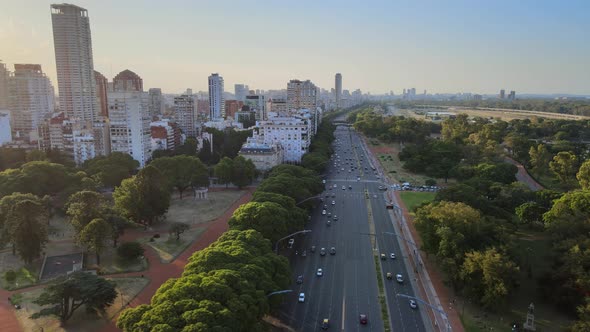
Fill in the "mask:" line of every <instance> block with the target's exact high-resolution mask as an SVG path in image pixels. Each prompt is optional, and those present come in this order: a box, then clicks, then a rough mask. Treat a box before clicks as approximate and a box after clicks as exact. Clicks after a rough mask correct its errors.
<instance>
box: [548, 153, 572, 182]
mask: <svg viewBox="0 0 590 332" xmlns="http://www.w3.org/2000/svg"><path fill="white" fill-rule="evenodd" d="M577 163H578V158H577V157H576V155H575V154H573V153H571V152H563V151H562V152H559V153H558V154H557V155H556V156H554V157H553V161H551V162H550V163H549V168H550V169H551V171H552V172H553V173H554V174H555V175H556V176H557V178H558V179H559V180H560V181H562V182H565V183H567V182H569V181H570V180H571V178H572V177H573V176H574V174H575V172H576V164H577Z"/></svg>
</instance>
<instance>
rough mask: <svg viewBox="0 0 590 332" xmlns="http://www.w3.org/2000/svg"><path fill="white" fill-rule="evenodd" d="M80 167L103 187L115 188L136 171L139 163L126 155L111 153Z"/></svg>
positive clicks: (86, 162)
mask: <svg viewBox="0 0 590 332" xmlns="http://www.w3.org/2000/svg"><path fill="white" fill-rule="evenodd" d="M82 167H83V169H84V170H86V172H87V173H88V175H90V176H93V177H94V178H96V179H97V180H98V181H99V182H100V183H101V184H102V185H103V186H106V187H116V186H118V185H119V184H121V181H123V179H126V178H128V177H130V176H131V175H132V174H133V173H134V172H135V171H136V170H137V168H138V167H139V162H138V161H137V160H135V159H133V157H131V156H130V155H129V154H127V153H122V152H113V153H111V154H109V155H108V156H100V157H96V158H93V159H89V160H87V161H85V162H84V165H83V166H82Z"/></svg>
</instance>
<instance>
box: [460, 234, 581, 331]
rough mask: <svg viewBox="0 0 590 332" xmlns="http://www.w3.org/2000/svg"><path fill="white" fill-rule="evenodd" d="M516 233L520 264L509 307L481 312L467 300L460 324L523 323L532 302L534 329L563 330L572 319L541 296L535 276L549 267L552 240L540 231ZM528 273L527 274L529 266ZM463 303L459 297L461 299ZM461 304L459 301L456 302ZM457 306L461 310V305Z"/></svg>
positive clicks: (482, 327) (481, 327)
mask: <svg viewBox="0 0 590 332" xmlns="http://www.w3.org/2000/svg"><path fill="white" fill-rule="evenodd" d="M516 235H517V236H518V239H517V240H516V242H517V248H516V252H515V256H516V257H517V259H518V260H517V262H516V263H517V264H518V265H519V266H520V273H519V276H518V282H519V284H520V287H518V288H517V289H516V290H515V292H514V293H513V294H512V296H511V297H510V298H509V299H508V307H507V309H506V310H505V311H503V312H500V313H489V312H487V313H486V312H484V311H483V310H482V309H481V308H479V307H477V306H475V305H473V304H470V303H467V305H466V306H465V310H464V314H463V315H462V321H463V325H464V327H465V330H466V331H468V332H480V331H481V332H483V331H489V329H490V327H491V328H493V329H494V331H499V330H502V331H509V324H510V322H513V321H515V322H518V323H520V324H522V323H523V322H524V321H525V320H526V314H527V308H528V306H529V304H530V303H531V302H532V303H533V304H534V305H535V326H536V327H537V331H564V330H565V329H566V328H567V327H568V326H569V325H571V324H572V323H573V321H572V320H571V318H570V317H567V316H566V315H564V314H562V313H560V312H558V311H557V310H556V307H555V306H554V305H553V304H551V303H548V302H547V301H546V300H545V299H543V298H541V295H540V293H539V291H538V283H537V279H538V278H539V277H540V276H542V275H543V274H544V273H545V272H548V271H550V270H551V263H552V262H553V260H552V258H551V257H550V254H551V251H552V250H551V241H550V239H549V238H547V237H546V235H544V234H542V233H535V232H532V231H530V232H529V231H526V232H525V231H523V232H519V233H517V234H516ZM529 265H530V267H531V268H530V271H531V276H530V277H529V273H528V270H529V269H528V266H529ZM460 302H461V303H462V300H461V301H460ZM459 305H462V304H459ZM458 309H461V310H462V307H459V308H458Z"/></svg>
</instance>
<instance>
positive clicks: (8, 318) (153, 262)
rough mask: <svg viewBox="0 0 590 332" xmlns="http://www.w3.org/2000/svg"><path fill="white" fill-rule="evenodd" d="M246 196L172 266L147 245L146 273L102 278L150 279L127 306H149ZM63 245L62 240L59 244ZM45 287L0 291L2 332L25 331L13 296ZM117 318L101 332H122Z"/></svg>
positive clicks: (132, 235)
mask: <svg viewBox="0 0 590 332" xmlns="http://www.w3.org/2000/svg"><path fill="white" fill-rule="evenodd" d="M214 190H215V191H221V190H223V189H221V188H216V189H214ZM245 190H246V193H245V194H244V195H243V196H242V197H240V199H238V200H237V201H235V202H234V203H233V204H232V205H231V206H229V207H228V208H227V209H226V211H225V212H224V213H223V214H222V215H221V216H220V217H219V218H217V219H215V220H213V221H211V222H208V223H206V224H202V225H194V226H193V228H202V227H204V228H206V230H205V232H203V234H201V236H200V237H199V238H198V239H197V240H196V241H195V242H193V243H192V244H191V245H190V246H189V247H188V248H187V249H185V250H184V251H183V252H182V253H181V254H180V255H179V256H178V257H177V258H176V259H174V260H173V261H172V262H170V263H162V262H161V261H160V258H159V257H158V255H157V254H156V252H155V250H154V249H153V248H152V247H151V246H148V245H145V246H144V248H145V253H144V255H145V257H146V259H147V260H148V262H149V267H148V269H147V270H146V271H140V272H129V273H119V274H112V275H104V276H103V277H107V278H108V277H111V278H124V277H145V278H148V279H149V283H148V285H147V286H146V287H145V288H144V289H142V290H141V291H140V292H139V293H138V294H137V295H136V296H135V298H133V300H131V301H130V302H129V303H128V304H127V306H128V307H132V308H133V307H136V306H138V305H141V304H149V303H150V302H151V299H152V296H153V295H154V294H155V293H156V291H157V290H158V288H159V287H160V286H161V285H162V284H163V283H164V282H166V280H168V279H170V278H177V277H179V276H180V275H181V274H182V272H183V269H184V266H185V265H186V264H187V263H188V260H189V258H190V256H191V255H192V254H193V253H194V252H195V251H198V250H201V249H203V248H206V247H207V246H209V245H210V244H211V243H213V242H215V240H217V239H218V238H219V237H220V236H221V234H223V233H224V232H225V231H226V230H227V229H228V221H229V219H230V218H231V216H232V215H233V213H234V211H235V210H236V209H237V208H238V207H239V206H240V205H242V204H244V203H247V202H249V201H250V200H251V199H252V194H253V193H254V190H255V188H254V187H248V188H245ZM155 233H159V231H158V230H153V231H148V232H145V231H142V230H132V231H128V232H126V233H125V234H124V235H123V236H122V238H121V241H133V240H135V239H137V238H139V237H145V236H146V235H147V236H149V235H150V234H155ZM60 241H63V240H60ZM44 286H45V285H35V286H32V287H28V288H23V289H19V290H15V291H6V290H0V331H2V332H18V331H22V328H21V326H20V324H19V322H18V320H17V319H16V317H15V315H14V311H13V310H14V309H13V308H12V306H11V305H10V302H8V297H9V296H12V295H14V294H18V293H23V292H27V291H30V290H33V289H36V288H39V287H44ZM118 317H119V316H118V315H117V316H116V317H115V318H113V320H112V321H111V322H109V324H108V325H106V326H105V327H104V328H102V329H101V331H109V332H110V331H120V330H119V329H118V328H117V327H116V325H115V323H116V321H117V318H118Z"/></svg>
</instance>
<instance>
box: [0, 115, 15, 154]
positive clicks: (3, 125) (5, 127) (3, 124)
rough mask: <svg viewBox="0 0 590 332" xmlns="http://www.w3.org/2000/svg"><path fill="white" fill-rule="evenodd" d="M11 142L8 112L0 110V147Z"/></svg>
mask: <svg viewBox="0 0 590 332" xmlns="http://www.w3.org/2000/svg"><path fill="white" fill-rule="evenodd" d="M10 142H12V135H11V130H10V112H8V111H2V110H0V146H2V145H4V144H8V143H10Z"/></svg>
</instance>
